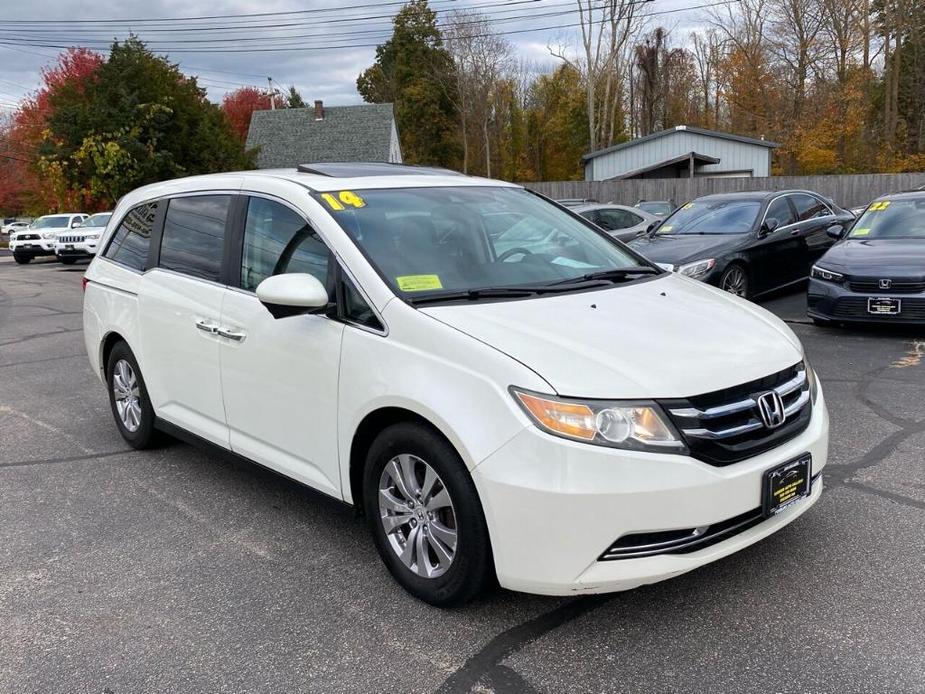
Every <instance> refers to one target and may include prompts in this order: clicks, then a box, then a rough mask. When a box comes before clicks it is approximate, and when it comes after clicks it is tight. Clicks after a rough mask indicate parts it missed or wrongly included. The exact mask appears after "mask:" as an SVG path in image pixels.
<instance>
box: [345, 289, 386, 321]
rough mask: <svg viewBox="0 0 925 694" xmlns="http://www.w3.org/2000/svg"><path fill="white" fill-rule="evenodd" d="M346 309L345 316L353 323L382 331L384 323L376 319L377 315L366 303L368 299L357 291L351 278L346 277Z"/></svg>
mask: <svg viewBox="0 0 925 694" xmlns="http://www.w3.org/2000/svg"><path fill="white" fill-rule="evenodd" d="M343 287H344V307H343V316H344V318H345V319H347V320H348V321H350V322H352V323H359V324H360V325H365V326H366V327H368V328H373V329H375V330H382V323H380V322H379V319H378V318H376V314H375V313H373V310H372V309H371V308H370V307H369V304H368V303H366V299H364V298H363V295H362V294H360V292H359V291H358V290H357V288H356V286H354V284H353V282H351V281H350V278H349V277H344V280H343Z"/></svg>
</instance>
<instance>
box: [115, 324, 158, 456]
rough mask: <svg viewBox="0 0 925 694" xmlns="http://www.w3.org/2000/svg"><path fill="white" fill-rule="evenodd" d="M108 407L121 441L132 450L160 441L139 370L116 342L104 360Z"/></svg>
mask: <svg viewBox="0 0 925 694" xmlns="http://www.w3.org/2000/svg"><path fill="white" fill-rule="evenodd" d="M106 384H107V385H108V386H109V405H110V407H111V408H112V416H113V419H115V420H116V427H117V428H118V429H119V433H120V434H122V438H124V439H125V440H126V442H128V445H129V446H131V447H132V448H137V449H142V448H152V447H153V446H154V445H155V444H156V443H157V440H158V438H159V436H158V434H159V432H157V431H156V430H155V429H154V408H153V407H152V406H151V399H150V398H149V397H148V389H147V387H145V381H144V378H143V377H142V375H141V369H139V368H138V362H137V361H136V360H135V355H134V354H132V350H131V349H129V346H128V345H127V344H126V343H125V342H117V343H116V344H115V345H114V346H113V348H112V351H111V352H110V353H109V359H108V360H107V361H106Z"/></svg>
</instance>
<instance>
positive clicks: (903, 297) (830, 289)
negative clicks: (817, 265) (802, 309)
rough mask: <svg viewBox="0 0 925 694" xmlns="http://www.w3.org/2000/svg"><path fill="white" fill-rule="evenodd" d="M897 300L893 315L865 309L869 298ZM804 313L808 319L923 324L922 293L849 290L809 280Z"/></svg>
mask: <svg viewBox="0 0 925 694" xmlns="http://www.w3.org/2000/svg"><path fill="white" fill-rule="evenodd" d="M886 297H890V298H894V299H899V300H900V302H901V304H900V312H899V313H898V314H897V315H876V314H872V313H869V312H868V310H867V300H868V299H870V298H877V299H882V298H886ZM806 306H807V308H806V314H807V315H808V316H809V317H810V318H817V319H822V320H830V321H837V322H844V323H897V324H902V325H925V292H919V293H917V294H908V293H896V294H891V293H890V292H889V290H884V291H881V292H877V293H875V294H873V293H867V294H865V293H860V292H853V291H851V289H849V288H848V287H847V286H845V285H843V284H836V283H834V282H824V281H822V280H817V279H810V281H809V287H808V288H807V293H806Z"/></svg>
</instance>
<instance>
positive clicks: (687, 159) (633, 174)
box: [582, 125, 780, 181]
mask: <svg viewBox="0 0 925 694" xmlns="http://www.w3.org/2000/svg"><path fill="white" fill-rule="evenodd" d="M779 146H780V145H779V144H777V143H776V142H770V141H768V140H764V139H758V138H754V137H745V136H743V135H733V134H731V133H722V132H717V131H715V130H706V129H704V128H695V127H691V126H689V125H678V126H676V127H674V128H669V129H668V130H662V131H659V132H656V133H652V134H651V135H646V136H645V137H640V138H637V139H635V140H630V141H629V142H624V143H622V144H619V145H614V146H613V147H607V148H606V149H602V150H599V151H597V152H591V153H589V154H586V155H584V157H582V162H583V163H584V167H585V180H586V181H614V180H625V179H629V178H695V177H696V178H700V177H711V178H718V177H748V176H770V175H771V153H772V151H773V150H774V148H776V147H779Z"/></svg>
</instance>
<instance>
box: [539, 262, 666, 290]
mask: <svg viewBox="0 0 925 694" xmlns="http://www.w3.org/2000/svg"><path fill="white" fill-rule="evenodd" d="M660 272H662V270H659V269H658V268H654V267H648V266H646V265H640V266H638V267H624V268H614V269H611V270H600V271H598V272H589V273H588V274H586V275H581V276H579V277H569V278H568V279H566V280H559V281H558V282H553V283H552V284H551V285H549V286H558V285H562V284H577V283H579V282H593V281H595V280H612V281H621V280H625V279H627V278H628V277H629V276H630V275H656V274H658V273H660Z"/></svg>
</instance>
